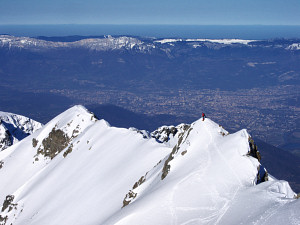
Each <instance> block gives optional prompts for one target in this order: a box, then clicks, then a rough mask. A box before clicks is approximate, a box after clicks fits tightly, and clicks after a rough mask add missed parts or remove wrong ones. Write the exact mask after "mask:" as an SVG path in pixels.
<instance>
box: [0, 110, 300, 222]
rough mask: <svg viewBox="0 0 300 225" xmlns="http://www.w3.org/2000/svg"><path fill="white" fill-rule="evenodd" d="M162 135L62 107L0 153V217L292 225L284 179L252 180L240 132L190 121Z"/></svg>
mask: <svg viewBox="0 0 300 225" xmlns="http://www.w3.org/2000/svg"><path fill="white" fill-rule="evenodd" d="M163 138H164V139H165V140H167V138H166V137H165V136H163ZM169 138H170V141H169V142H168V143H164V142H162V143H160V142H158V141H156V139H154V138H151V137H150V136H147V135H146V133H145V132H139V131H138V130H135V129H123V128H116V127H111V126H110V125H109V124H108V123H107V122H106V121H104V120H97V119H96V118H95V117H94V116H93V114H92V113H90V112H88V111H87V110H86V109H85V108H84V107H82V106H74V107H72V108H70V109H69V110H67V111H65V112H64V113H62V114H60V115H58V116H57V117H56V118H54V119H53V120H51V121H50V122H49V123H48V124H46V125H45V126H44V127H43V128H42V129H40V130H38V131H37V132H35V133H34V134H32V135H31V136H29V137H27V138H25V139H24V140H23V141H21V142H19V143H18V144H16V145H13V146H11V147H9V148H8V149H6V150H4V151H2V152H0V162H1V165H2V166H1V167H0V168H1V169H0V181H1V182H0V203H4V204H3V206H2V212H1V213H0V215H1V217H0V218H1V220H2V221H1V220H0V221H1V222H0V224H11V223H12V224H13V225H16V224H34V225H41V224H43V225H47V224H72V225H76V224H78V225H79V224H95V225H96V224H118V225H121V224H143V225H144V224H146V225H147V224H149V225H150V224H151V225H153V224H163V225H165V224H300V214H299V209H300V201H299V200H296V198H295V196H296V194H295V193H294V192H293V191H292V190H291V188H290V186H289V184H288V183H287V182H286V181H279V180H276V179H275V178H273V177H272V176H269V181H266V182H264V183H261V184H258V185H256V180H257V172H258V167H259V166H260V163H259V162H258V160H257V159H256V158H253V157H252V156H249V155H248V154H247V153H248V151H249V142H248V138H249V134H248V133H247V131H246V130H241V131H239V132H237V133H234V134H228V132H227V131H225V130H224V129H223V128H222V127H220V126H219V125H218V124H216V123H214V122H213V121H211V120H210V119H205V121H202V120H201V119H200V120H198V121H195V122H194V123H192V124H191V125H190V126H189V125H186V126H183V125H182V126H179V127H178V131H177V133H176V134H175V135H172V134H170V137H169Z"/></svg>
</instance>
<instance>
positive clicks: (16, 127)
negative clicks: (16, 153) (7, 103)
mask: <svg viewBox="0 0 300 225" xmlns="http://www.w3.org/2000/svg"><path fill="white" fill-rule="evenodd" d="M41 127H42V124H41V123H39V122H37V121H34V120H32V119H30V118H27V117H25V116H21V115H17V114H13V113H7V112H1V111H0V151H2V150H4V149H6V148H8V147H9V146H11V145H13V144H15V143H17V142H18V141H20V140H22V139H23V138H25V137H27V136H28V135H30V134H32V133H33V132H35V131H36V130H38V129H40V128H41Z"/></svg>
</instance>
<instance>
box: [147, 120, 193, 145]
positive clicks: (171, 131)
mask: <svg viewBox="0 0 300 225" xmlns="http://www.w3.org/2000/svg"><path fill="white" fill-rule="evenodd" d="M189 127H190V125H189V124H180V125H178V126H176V127H175V126H162V127H160V128H158V129H157V130H155V131H153V132H151V137H152V138H155V139H156V141H157V142H160V143H168V144H169V145H170V146H172V145H173V146H174V145H175V144H176V143H177V140H178V137H179V135H181V134H182V133H183V132H185V131H186V130H188V129H189Z"/></svg>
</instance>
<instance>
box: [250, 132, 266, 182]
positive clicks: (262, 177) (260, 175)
mask: <svg viewBox="0 0 300 225" xmlns="http://www.w3.org/2000/svg"><path fill="white" fill-rule="evenodd" d="M248 140H249V152H248V155H249V156H252V157H254V158H256V159H257V160H258V161H259V162H260V161H261V155H260V153H259V151H258V147H257V145H256V144H255V142H254V140H253V139H252V138H251V136H249V138H248ZM268 180H269V174H268V171H267V170H266V169H265V168H264V167H263V166H262V165H260V166H259V167H258V168H257V175H256V184H259V183H262V182H265V181H268Z"/></svg>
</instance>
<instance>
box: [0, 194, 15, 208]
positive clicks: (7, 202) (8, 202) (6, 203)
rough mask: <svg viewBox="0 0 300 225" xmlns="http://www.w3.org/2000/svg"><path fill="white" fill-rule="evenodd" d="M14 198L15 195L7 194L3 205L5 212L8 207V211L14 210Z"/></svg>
mask: <svg viewBox="0 0 300 225" xmlns="http://www.w3.org/2000/svg"><path fill="white" fill-rule="evenodd" d="M14 198H15V197H14V196H13V195H7V196H6V199H5V200H4V202H3V205H2V209H1V212H4V211H5V210H6V209H7V208H8V207H9V209H8V211H11V210H12V207H13V206H15V204H13V203H12V202H13V200H14Z"/></svg>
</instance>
